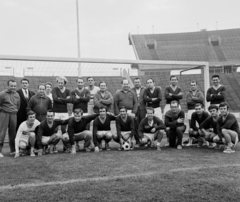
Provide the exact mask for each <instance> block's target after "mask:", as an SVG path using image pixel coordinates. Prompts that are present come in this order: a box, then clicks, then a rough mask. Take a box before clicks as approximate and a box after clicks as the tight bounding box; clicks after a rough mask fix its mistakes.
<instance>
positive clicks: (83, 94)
mask: <svg viewBox="0 0 240 202" xmlns="http://www.w3.org/2000/svg"><path fill="white" fill-rule="evenodd" d="M76 82H77V88H76V89H74V90H73V91H72V92H71V98H72V103H73V110H74V109H79V108H80V109H82V110H83V114H84V115H87V114H88V102H89V100H90V91H89V90H88V89H87V88H85V87H84V79H83V78H77V80H76Z"/></svg>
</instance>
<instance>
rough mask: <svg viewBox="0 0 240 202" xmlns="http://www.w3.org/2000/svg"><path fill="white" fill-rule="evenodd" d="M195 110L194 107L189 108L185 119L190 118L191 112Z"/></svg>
mask: <svg viewBox="0 0 240 202" xmlns="http://www.w3.org/2000/svg"><path fill="white" fill-rule="evenodd" d="M193 112H195V109H189V110H188V112H187V119H188V120H191V118H192V113H193Z"/></svg>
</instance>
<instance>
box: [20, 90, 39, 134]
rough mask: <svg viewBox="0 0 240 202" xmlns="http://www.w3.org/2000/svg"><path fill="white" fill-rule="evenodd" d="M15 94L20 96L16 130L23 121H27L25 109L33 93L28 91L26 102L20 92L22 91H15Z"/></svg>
mask: <svg viewBox="0 0 240 202" xmlns="http://www.w3.org/2000/svg"><path fill="white" fill-rule="evenodd" d="M17 93H18V94H19V96H20V108H19V110H18V113H17V129H18V127H19V126H20V124H21V123H22V122H23V121H26V120H27V110H26V109H27V106H28V102H29V100H30V99H31V97H32V96H34V95H35V93H34V92H33V91H30V90H29V89H28V96H29V98H28V100H26V98H25V96H24V94H23V92H22V89H19V90H17Z"/></svg>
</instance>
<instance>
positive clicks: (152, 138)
mask: <svg viewBox="0 0 240 202" xmlns="http://www.w3.org/2000/svg"><path fill="white" fill-rule="evenodd" d="M143 136H144V137H147V138H148V139H149V140H151V141H152V142H153V141H154V139H155V133H143Z"/></svg>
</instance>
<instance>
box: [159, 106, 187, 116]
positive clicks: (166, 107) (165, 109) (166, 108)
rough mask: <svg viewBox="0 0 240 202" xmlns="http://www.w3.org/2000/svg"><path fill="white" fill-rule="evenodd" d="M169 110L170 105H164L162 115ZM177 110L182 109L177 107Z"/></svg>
mask: <svg viewBox="0 0 240 202" xmlns="http://www.w3.org/2000/svg"><path fill="white" fill-rule="evenodd" d="M170 109H171V107H170V104H166V105H165V107H164V110H163V115H165V114H166V112H167V111H169V110H170ZM179 109H182V108H181V105H179Z"/></svg>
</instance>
